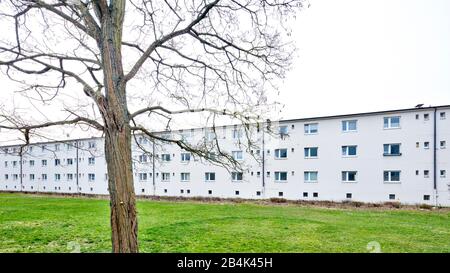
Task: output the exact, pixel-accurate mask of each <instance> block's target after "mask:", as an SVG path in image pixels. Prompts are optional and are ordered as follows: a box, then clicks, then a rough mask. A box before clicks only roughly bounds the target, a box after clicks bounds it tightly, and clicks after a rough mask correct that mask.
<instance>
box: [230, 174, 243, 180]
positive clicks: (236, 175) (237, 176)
mask: <svg viewBox="0 0 450 273" xmlns="http://www.w3.org/2000/svg"><path fill="white" fill-rule="evenodd" d="M242 177H243V173H242V172H232V173H231V180H232V181H242Z"/></svg>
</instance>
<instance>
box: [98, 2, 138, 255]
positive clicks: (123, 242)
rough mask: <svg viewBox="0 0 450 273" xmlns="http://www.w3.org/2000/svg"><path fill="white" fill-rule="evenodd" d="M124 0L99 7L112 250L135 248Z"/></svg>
mask: <svg viewBox="0 0 450 273" xmlns="http://www.w3.org/2000/svg"><path fill="white" fill-rule="evenodd" d="M125 2H126V1H125V0H122V1H116V3H115V5H114V6H113V9H112V11H111V12H108V11H109V9H108V7H107V6H106V7H100V8H99V10H100V11H101V12H102V14H103V16H102V17H101V18H102V23H101V26H102V29H101V38H100V41H99V43H100V45H99V47H100V49H101V57H102V61H103V67H104V69H103V79H104V80H103V81H104V87H105V101H104V103H105V104H106V105H105V107H100V111H101V113H102V117H103V122H104V127H105V131H104V133H105V158H106V162H107V168H108V186H109V194H110V206H111V231H112V234H111V238H112V250H113V252H121V253H128V252H138V239H137V235H138V230H137V229H138V223H137V214H136V198H135V192H134V184H133V169H132V168H133V167H132V156H131V129H130V124H129V122H130V119H129V112H128V108H127V98H126V81H125V77H124V73H123V65H122V52H121V46H122V25H123V16H124V13H125Z"/></svg>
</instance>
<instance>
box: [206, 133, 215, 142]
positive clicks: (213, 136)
mask: <svg viewBox="0 0 450 273" xmlns="http://www.w3.org/2000/svg"><path fill="white" fill-rule="evenodd" d="M206 139H207V140H208V141H213V140H214V139H216V133H215V132H214V131H207V132H206Z"/></svg>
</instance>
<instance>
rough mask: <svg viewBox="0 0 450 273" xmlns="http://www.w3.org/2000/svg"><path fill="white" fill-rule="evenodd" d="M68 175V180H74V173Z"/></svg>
mask: <svg viewBox="0 0 450 273" xmlns="http://www.w3.org/2000/svg"><path fill="white" fill-rule="evenodd" d="M66 177H67V180H68V181H72V180H73V173H68V174H67V175H66Z"/></svg>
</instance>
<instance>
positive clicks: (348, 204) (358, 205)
mask: <svg viewBox="0 0 450 273" xmlns="http://www.w3.org/2000/svg"><path fill="white" fill-rule="evenodd" d="M4 193H12V194H25V195H32V196H36V197H70V198H80V197H81V198H90V199H106V200H109V195H102V194H84V193H79V194H73V193H53V192H51V193H50V192H49V193H42V192H39V193H37V192H4ZM136 198H137V199H138V200H153V201H169V202H198V203H216V204H242V203H246V204H258V205H272V206H273V205H279V206H288V205H290V206H292V205H294V206H304V207H322V208H339V209H380V210H386V209H392V210H397V209H402V210H430V211H431V210H433V211H435V210H439V211H450V208H449V207H435V206H431V205H428V204H417V205H407V204H402V203H400V202H380V203H366V202H358V201H343V202H336V201H313V200H288V199H285V198H278V197H276V198H270V199H243V198H220V197H201V196H194V197H183V196H153V195H147V196H142V195H137V196H136Z"/></svg>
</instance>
